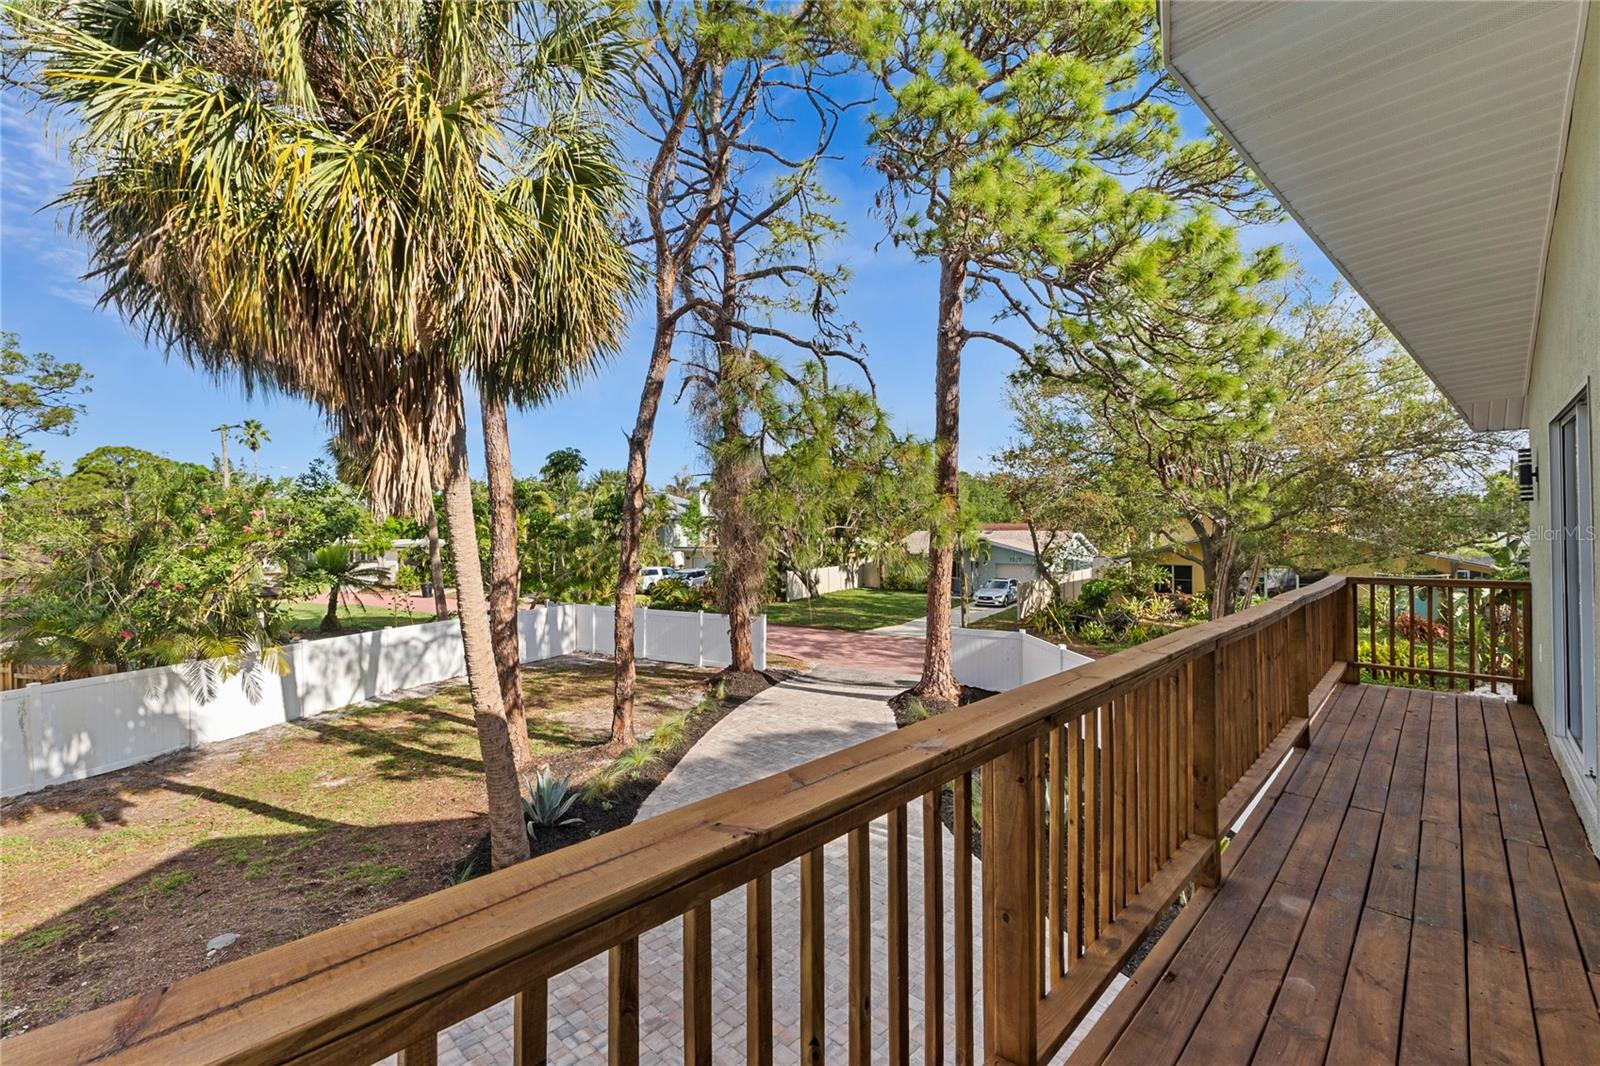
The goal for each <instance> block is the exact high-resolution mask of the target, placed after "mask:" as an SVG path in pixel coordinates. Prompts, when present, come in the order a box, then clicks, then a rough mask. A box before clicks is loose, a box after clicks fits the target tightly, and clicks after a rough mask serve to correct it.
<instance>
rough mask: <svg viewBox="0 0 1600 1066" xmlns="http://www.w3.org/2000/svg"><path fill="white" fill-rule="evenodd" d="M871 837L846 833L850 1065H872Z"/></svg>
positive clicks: (860, 831) (857, 832)
mask: <svg viewBox="0 0 1600 1066" xmlns="http://www.w3.org/2000/svg"><path fill="white" fill-rule="evenodd" d="M871 840H872V838H871V837H870V836H869V834H868V830H867V827H866V826H861V827H859V828H856V829H852V830H850V837H849V843H848V845H847V847H848V852H849V859H848V863H849V870H848V877H849V879H850V947H849V957H850V1020H849V1026H850V1062H851V1064H852V1066H870V1063H871V1062H872V844H871Z"/></svg>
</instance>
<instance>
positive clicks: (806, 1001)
mask: <svg viewBox="0 0 1600 1066" xmlns="http://www.w3.org/2000/svg"><path fill="white" fill-rule="evenodd" d="M822 868H823V859H822V849H821V848H816V849H814V850H812V851H808V852H806V853H805V854H804V855H802V856H801V857H800V1056H801V1061H802V1062H804V1063H806V1064H807V1066H822V1062H823V1058H824V1055H825V1053H826V1051H827V1044H828V1034H827V1029H826V1025H827V1018H826V1014H827V984H826V972H825V969H824V965H823V964H824V960H825V959H826V958H827V942H826V932H825V924H826V923H825V916H824V910H823V903H824V901H823V892H822Z"/></svg>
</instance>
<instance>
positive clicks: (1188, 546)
mask: <svg viewBox="0 0 1600 1066" xmlns="http://www.w3.org/2000/svg"><path fill="white" fill-rule="evenodd" d="M1199 558H1200V545H1199V543H1198V542H1197V541H1193V540H1190V541H1187V542H1185V543H1182V544H1174V545H1172V546H1171V547H1169V548H1165V549H1162V550H1160V551H1155V552H1151V553H1149V554H1141V555H1139V556H1138V559H1139V561H1140V562H1141V563H1147V564H1149V565H1151V566H1159V567H1161V568H1162V569H1164V570H1167V571H1169V572H1171V574H1172V588H1173V590H1174V591H1176V592H1187V593H1189V594H1190V595H1193V596H1198V595H1200V594H1201V593H1202V592H1204V591H1205V590H1206V575H1205V571H1204V570H1203V569H1202V568H1201V566H1200V564H1199V563H1198V562H1196V561H1195V560H1197V559H1199ZM1332 572H1333V573H1335V574H1339V575H1341V576H1345V577H1372V576H1374V575H1377V574H1416V575H1424V574H1436V575H1438V576H1440V577H1460V578H1484V577H1493V576H1494V560H1493V559H1490V558H1489V557H1487V556H1481V555H1460V554H1456V553H1454V552H1416V553H1414V554H1412V555H1401V556H1394V557H1391V558H1388V559H1382V560H1378V561H1376V562H1369V563H1356V564H1354V565H1352V566H1343V567H1340V568H1338V569H1337V570H1334V571H1332Z"/></svg>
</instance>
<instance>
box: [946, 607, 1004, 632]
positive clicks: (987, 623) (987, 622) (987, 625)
mask: <svg viewBox="0 0 1600 1066" xmlns="http://www.w3.org/2000/svg"><path fill="white" fill-rule="evenodd" d="M957 618H958V619H959V618H960V616H959V615H957ZM967 628H968V629H1004V630H1011V631H1015V630H1016V628H1017V609H1016V607H1014V606H1012V607H1007V608H1006V609H1005V610H1003V611H999V612H997V613H995V614H991V615H989V616H988V617H987V618H979V619H977V620H976V621H972V622H968V623H967Z"/></svg>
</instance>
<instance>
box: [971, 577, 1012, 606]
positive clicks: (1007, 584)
mask: <svg viewBox="0 0 1600 1066" xmlns="http://www.w3.org/2000/svg"><path fill="white" fill-rule="evenodd" d="M972 602H973V603H974V604H976V605H977V606H979V607H1009V606H1011V605H1012V604H1013V603H1016V602H1017V582H1016V579H1015V578H1006V577H997V578H993V579H991V580H989V581H985V582H984V583H983V584H982V585H979V586H978V591H977V592H974V593H973V594H972Z"/></svg>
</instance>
